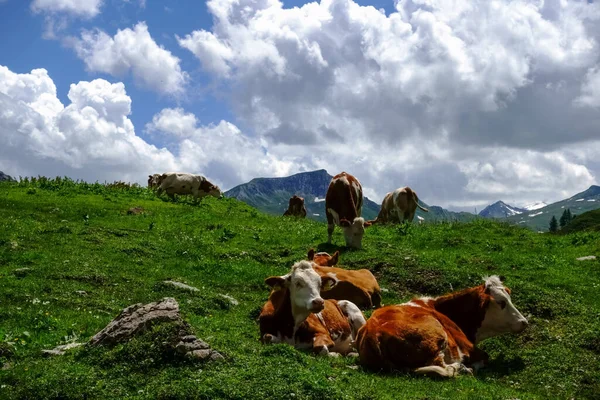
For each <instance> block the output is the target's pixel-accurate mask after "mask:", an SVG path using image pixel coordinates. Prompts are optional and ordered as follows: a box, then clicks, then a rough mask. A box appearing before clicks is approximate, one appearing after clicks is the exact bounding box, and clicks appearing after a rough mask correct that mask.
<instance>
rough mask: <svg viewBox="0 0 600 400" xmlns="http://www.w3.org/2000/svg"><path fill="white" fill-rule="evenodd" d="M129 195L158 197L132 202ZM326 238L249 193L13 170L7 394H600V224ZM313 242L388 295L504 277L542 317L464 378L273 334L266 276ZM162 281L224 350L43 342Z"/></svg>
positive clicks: (5, 244) (2, 237) (1, 247)
mask: <svg viewBox="0 0 600 400" xmlns="http://www.w3.org/2000/svg"><path fill="white" fill-rule="evenodd" d="M132 207H141V208H143V210H144V211H143V213H142V214H139V215H135V214H128V213H127V210H129V209H130V208H132ZM326 239H327V228H326V225H325V224H324V223H321V222H316V221H310V220H298V219H294V218H283V217H274V216H269V215H266V214H263V213H261V212H258V211H257V210H255V209H253V208H251V207H249V206H247V205H245V204H244V203H241V202H239V201H237V200H234V199H228V198H225V199H214V198H206V199H204V200H203V201H201V202H199V203H197V204H195V203H194V202H193V200H192V199H191V198H190V199H186V198H182V199H178V200H177V201H176V202H172V201H169V200H167V198H166V196H165V198H158V197H156V195H155V194H154V193H153V192H151V191H150V190H148V189H146V188H140V187H135V186H134V187H129V186H127V185H119V184H115V185H102V184H87V183H81V182H80V183H77V182H73V181H70V180H68V179H55V180H46V179H35V180H24V181H21V182H20V183H2V184H0V367H1V369H0V398H1V399H37V398H44V399H96V398H97V399H115V398H134V399H186V398H189V399H271V398H272V399H517V398H518V399H571V398H576V399H593V398H599V397H600V295H599V292H600V261H599V260H598V259H596V260H591V261H577V260H576V258H577V257H581V256H588V255H596V256H597V257H599V258H600V232H582V231H579V232H577V231H576V232H572V233H569V234H564V235H552V234H539V233H535V232H532V231H530V230H528V229H526V228H521V227H517V226H511V225H508V224H505V223H500V222H494V221H490V220H483V219H476V220H474V221H472V222H469V223H436V224H423V225H418V224H413V225H402V226H373V227H370V228H368V229H367V231H366V234H365V238H364V240H363V249H362V250H354V251H351V250H347V249H345V248H344V247H343V244H344V241H343V236H342V234H341V232H340V230H339V228H336V232H335V235H334V243H333V245H327V244H326V243H325V242H326ZM311 247H312V248H315V249H318V250H320V251H328V252H330V253H333V252H334V251H335V250H338V249H339V250H340V252H341V256H340V263H341V264H342V265H343V266H344V267H346V268H348V269H359V268H368V269H370V270H371V271H372V272H373V273H374V274H375V276H376V277H377V278H378V280H379V283H380V285H381V287H382V288H383V289H384V293H383V303H384V304H394V303H400V302H405V301H408V300H409V299H411V298H412V297H413V296H419V295H429V296H436V295H441V294H444V293H447V292H450V291H452V290H458V289H462V288H465V287H469V286H475V285H478V284H480V283H481V282H482V277H484V276H487V275H491V274H497V275H503V276H505V277H506V281H505V284H506V285H507V286H508V287H510V288H511V290H512V293H513V295H512V299H513V303H514V304H515V305H516V307H517V308H518V309H519V310H520V311H521V313H522V314H523V315H525V316H526V317H527V318H528V319H529V322H530V326H529V327H528V329H527V330H526V331H525V332H523V333H522V334H520V335H518V336H517V335H505V336H501V337H497V338H493V339H488V340H486V341H484V342H483V343H481V346H480V347H481V348H482V349H484V350H485V351H487V352H488V353H489V354H490V357H491V363H490V365H489V366H488V367H487V368H486V369H484V370H482V371H480V372H479V373H477V374H476V375H475V376H473V377H470V376H461V377H459V378H457V379H451V380H441V379H432V378H427V377H422V376H415V375H411V374H405V373H395V374H384V373H376V372H371V371H367V370H363V369H362V368H361V367H360V366H359V364H358V362H357V359H356V358H352V357H344V358H336V359H334V358H323V357H318V356H314V355H312V354H310V353H307V352H303V351H299V350H296V349H294V348H292V347H290V346H287V345H285V344H280V345H262V344H261V343H260V342H259V329H258V324H257V321H256V320H257V317H258V314H259V312H260V308H261V306H262V305H263V304H264V302H265V301H266V299H267V297H268V293H269V291H268V287H267V286H266V285H265V284H264V279H265V278H266V277H268V276H272V275H282V274H285V273H287V272H288V271H289V268H290V267H291V265H292V264H293V263H294V262H295V261H297V260H300V259H303V258H305V257H306V253H307V251H308V249H310V248H311ZM165 280H176V281H180V282H183V283H186V284H189V285H191V286H194V287H197V288H199V289H200V291H199V292H186V291H181V290H178V289H176V288H171V287H168V286H166V285H164V284H162V282H163V281H165ZM81 291H84V292H85V293H82V292H81ZM220 295H230V296H232V297H233V298H235V299H236V300H237V301H238V302H239V304H238V305H233V304H232V303H230V302H229V301H227V300H226V299H224V298H223V297H221V296H220ZM163 297H174V298H175V299H177V301H178V302H179V304H180V308H181V313H182V316H183V318H184V319H185V320H186V321H187V322H189V323H190V325H191V326H192V329H193V331H194V333H195V334H196V335H197V336H198V337H199V338H202V339H203V340H205V341H206V342H208V343H209V344H210V345H211V347H213V348H214V349H215V350H217V351H219V352H220V353H221V354H223V356H224V357H225V359H224V360H221V361H217V362H208V363H198V362H190V361H186V360H180V359H178V358H176V357H173V355H172V354H171V353H170V352H169V351H167V350H166V349H165V346H164V343H165V342H166V341H168V340H169V338H170V337H171V335H172V332H171V331H170V330H169V326H168V325H166V324H163V325H157V326H155V327H154V328H153V329H151V330H150V331H148V332H147V333H146V334H144V335H142V336H139V337H137V338H135V339H134V340H132V341H130V342H129V343H126V344H121V345H117V346H115V347H112V348H88V347H87V346H84V347H80V348H77V349H73V350H70V351H69V352H67V354H65V355H64V356H55V357H47V356H44V355H43V354H42V350H43V349H51V348H54V347H55V346H57V345H60V344H65V343H68V342H71V341H78V342H86V341H88V340H89V339H90V338H91V337H92V336H93V335H94V334H95V333H96V332H98V331H99V330H101V329H102V328H104V327H105V326H106V324H108V323H109V322H110V321H111V320H112V319H113V318H114V317H115V316H116V315H118V314H119V312H120V311H121V310H122V309H123V308H125V307H127V306H129V305H131V304H134V303H149V302H153V301H157V300H160V299H161V298H163ZM369 314H370V313H369V312H367V313H366V315H367V316H368V315H369Z"/></svg>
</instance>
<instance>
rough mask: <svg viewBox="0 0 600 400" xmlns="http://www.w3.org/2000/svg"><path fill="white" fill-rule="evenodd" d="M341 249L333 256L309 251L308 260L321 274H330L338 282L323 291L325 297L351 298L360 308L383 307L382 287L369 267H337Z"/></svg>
mask: <svg viewBox="0 0 600 400" xmlns="http://www.w3.org/2000/svg"><path fill="white" fill-rule="evenodd" d="M339 254H340V252H339V251H336V252H335V253H334V254H333V256H330V255H329V254H328V253H324V252H321V253H315V251H314V250H313V249H310V250H309V251H308V260H309V261H312V262H313V264H315V265H313V268H314V270H315V271H317V273H318V274H319V275H320V276H330V277H333V278H335V279H336V280H337V281H338V283H337V285H335V286H334V287H333V288H331V289H330V290H328V291H326V292H323V293H321V295H322V296H323V298H324V299H336V300H349V301H351V302H353V303H354V304H356V305H357V306H358V307H360V308H373V307H375V308H379V307H381V289H380V288H379V284H378V283H377V279H375V277H374V276H373V274H372V273H371V271H369V270H368V269H359V270H349V269H342V268H336V267H334V265H337V263H338V258H339Z"/></svg>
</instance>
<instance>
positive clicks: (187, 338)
mask: <svg viewBox="0 0 600 400" xmlns="http://www.w3.org/2000/svg"><path fill="white" fill-rule="evenodd" d="M196 339H198V338H197V337H196V336H195V335H187V336H184V337H182V338H181V341H182V342H193V341H194V340H196Z"/></svg>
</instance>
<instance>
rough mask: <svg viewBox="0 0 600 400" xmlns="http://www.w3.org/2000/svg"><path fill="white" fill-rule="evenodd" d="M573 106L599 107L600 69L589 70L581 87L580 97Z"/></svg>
mask: <svg viewBox="0 0 600 400" xmlns="http://www.w3.org/2000/svg"><path fill="white" fill-rule="evenodd" d="M575 104H577V105H580V106H587V107H595V108H598V107H600V67H598V66H596V67H594V68H590V69H589V70H588V72H587V74H586V76H585V80H584V82H583V84H582V85H581V96H579V97H578V98H576V99H575Z"/></svg>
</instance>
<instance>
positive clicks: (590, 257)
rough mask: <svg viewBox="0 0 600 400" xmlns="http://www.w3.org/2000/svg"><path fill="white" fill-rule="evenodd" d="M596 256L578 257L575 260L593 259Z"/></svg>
mask: <svg viewBox="0 0 600 400" xmlns="http://www.w3.org/2000/svg"><path fill="white" fill-rule="evenodd" d="M595 259H596V256H585V257H579V258H578V259H577V261H589V260H595Z"/></svg>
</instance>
